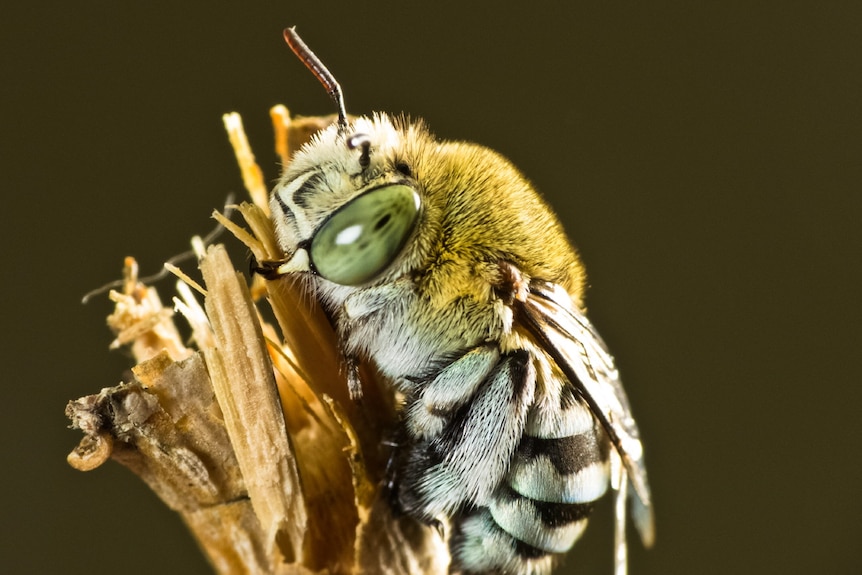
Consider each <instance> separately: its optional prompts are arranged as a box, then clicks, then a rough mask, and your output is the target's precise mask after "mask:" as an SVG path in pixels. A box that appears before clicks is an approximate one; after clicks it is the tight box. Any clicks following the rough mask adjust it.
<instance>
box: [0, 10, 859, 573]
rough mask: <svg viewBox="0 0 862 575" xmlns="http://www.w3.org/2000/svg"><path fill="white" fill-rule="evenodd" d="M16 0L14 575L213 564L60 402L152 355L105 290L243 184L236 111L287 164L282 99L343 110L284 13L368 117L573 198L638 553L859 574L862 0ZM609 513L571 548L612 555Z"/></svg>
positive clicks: (3, 106)
mask: <svg viewBox="0 0 862 575" xmlns="http://www.w3.org/2000/svg"><path fill="white" fill-rule="evenodd" d="M18 4H19V5H17V6H16V7H14V8H13V7H9V6H6V7H4V8H2V9H0V11H2V13H0V43H2V45H0V63H2V64H0V73H2V81H0V135H2V136H0V137H2V153H0V161H2V163H3V165H2V172H0V178H2V182H3V201H4V212H5V213H6V217H5V223H4V225H3V227H2V232H0V233H2V234H3V237H2V242H0V245H2V246H3V254H4V256H3V263H4V269H5V270H6V271H5V277H4V281H3V286H4V287H3V294H2V295H3V297H2V306H3V328H4V329H3V332H4V334H5V336H4V337H3V341H4V345H3V361H2V365H3V366H4V367H3V376H2V382H3V392H2V397H3V404H4V405H5V407H4V408H3V409H2V415H0V425H2V428H0V432H2V435H0V436H2V446H3V453H2V458H3V459H2V460H3V462H4V463H3V466H2V476H0V477H2V480H0V481H2V491H0V493H2V511H0V521H2V531H3V535H2V537H0V565H2V568H0V569H2V571H4V572H7V573H61V572H62V573H87V572H106V573H112V572H123V573H128V574H133V573H159V572H164V573H208V572H209V570H208V567H207V565H206V564H205V562H204V560H203V559H202V558H201V556H200V555H199V553H198V551H197V549H196V547H195V545H194V543H193V542H192V540H191V539H190V537H189V536H188V535H187V534H186V532H185V530H184V527H183V526H182V524H181V523H180V521H179V520H178V519H177V517H176V516H175V515H174V514H173V513H171V512H170V511H168V510H167V509H166V508H165V507H163V506H162V505H161V503H160V502H159V501H158V500H157V499H156V498H155V497H154V496H153V495H152V494H151V493H149V492H148V490H147V489H146V488H145V487H144V486H143V484H142V483H141V482H140V481H139V480H138V479H137V478H135V477H134V476H133V475H132V474H131V473H129V472H127V471H126V470H125V469H123V468H121V467H120V466H118V465H116V464H113V463H111V464H108V465H105V466H104V467H103V468H101V469H99V470H97V471H94V472H91V473H88V474H83V473H79V472H76V471H73V470H72V469H70V468H69V467H68V466H67V465H66V463H65V456H66V453H67V452H68V451H69V450H70V449H71V448H72V447H73V446H74V445H75V443H76V442H77V440H78V437H79V434H78V433H76V432H73V431H69V430H67V429H66V428H65V427H66V424H67V422H66V420H65V418H64V416H63V408H64V406H65V403H66V401H67V400H68V399H71V398H75V397H78V396H81V395H84V394H87V393H93V392H96V391H98V390H99V389H100V388H102V387H105V386H110V385H113V384H116V383H117V382H118V381H119V379H120V377H121V373H122V371H123V369H125V368H126V367H127V366H128V360H127V358H126V357H124V356H123V355H122V354H121V353H109V352H108V350H107V344H108V342H109V341H110V335H109V333H108V331H107V330H106V329H105V327H104V316H105V314H106V313H107V312H108V310H109V309H110V307H109V305H108V304H107V303H106V301H105V299H104V298H99V299H98V301H95V302H93V303H91V304H89V305H87V306H82V305H81V304H80V297H81V295H82V294H83V293H84V292H86V291H87V290H89V289H91V288H93V287H95V286H97V285H99V284H101V283H103V282H106V281H108V280H111V279H114V278H116V277H118V274H119V270H120V266H121V264H122V258H123V257H124V256H125V255H127V254H129V255H134V256H136V257H137V258H138V259H139V261H140V262H141V266H142V268H143V270H144V271H150V270H155V269H157V268H158V266H159V265H160V262H161V261H162V260H164V259H165V258H167V257H170V256H171V255H173V254H175V253H177V252H180V251H182V250H184V249H186V246H187V245H188V239H189V238H190V236H191V235H193V234H197V233H203V232H206V231H207V230H208V229H210V227H211V225H212V223H211V220H210V219H209V213H210V211H211V210H212V209H213V208H217V207H219V206H221V204H222V203H223V201H224V199H225V197H226V195H227V193H228V192H230V191H235V192H241V191H242V189H241V182H240V179H239V176H238V173H237V169H236V167H235V165H234V162H233V158H232V155H231V151H230V149H229V147H228V144H227V140H226V138H225V136H224V134H223V131H222V126H221V114H222V113H224V112H227V111H231V110H237V111H239V112H241V113H242V114H243V116H244V118H245V121H246V125H247V129H248V132H249V134H250V137H251V139H252V142H253V145H254V146H255V149H256V150H257V152H258V156H259V159H260V160H261V163H262V165H263V167H264V168H265V169H266V171H267V174H268V175H269V176H270V177H274V176H275V174H276V168H275V158H274V155H273V154H272V153H271V152H270V149H271V145H270V141H271V134H270V129H269V124H268V116H267V110H268V108H269V107H270V106H271V105H273V104H275V103H279V102H283V103H285V104H287V105H288V106H289V107H290V108H291V109H292V110H293V111H295V112H298V113H305V114H323V113H329V112H331V111H332V106H331V105H330V103H329V101H328V99H327V97H326V95H325V93H324V92H323V90H322V89H321V88H320V86H319V85H318V84H317V83H316V81H315V80H314V79H313V78H312V76H311V75H310V74H308V73H307V72H306V71H305V70H304V69H303V68H302V66H301V65H300V64H299V63H298V62H297V61H296V60H295V59H294V57H293V56H292V55H291V53H290V52H289V50H288V49H287V48H286V47H285V46H284V44H283V41H282V39H281V29H282V28H283V27H285V26H286V25H290V24H296V25H297V26H298V29H299V30H300V31H301V32H302V34H303V36H304V38H305V39H306V41H307V42H308V43H309V44H310V45H311V46H312V47H313V48H314V49H315V50H316V51H317V52H318V53H319V54H320V55H321V56H322V58H323V59H324V61H325V62H326V63H327V64H328V65H329V67H330V68H331V69H332V70H333V71H334V72H335V73H336V75H337V77H338V79H339V80H340V82H341V84H342V86H343V87H344V89H345V95H346V100H347V105H348V108H349V110H350V111H351V112H353V113H368V112H371V111H373V110H386V111H391V112H402V111H403V112H407V113H409V114H412V115H415V116H421V117H423V118H425V119H426V120H427V121H428V123H429V124H430V125H431V127H432V128H433V130H434V131H435V132H436V133H437V134H438V135H439V136H440V137H444V138H462V139H471V140H475V141H478V142H481V143H484V144H486V145H488V146H490V147H493V148H496V149H498V150H500V151H501V152H503V153H504V154H506V155H507V156H508V157H510V158H511V159H512V161H513V162H514V163H515V164H516V165H518V166H519V167H520V168H521V169H522V170H523V171H524V172H525V173H526V174H527V175H528V176H529V177H530V178H531V179H532V180H533V181H534V182H535V184H536V185H537V187H538V188H539V189H540V190H542V191H543V192H544V194H545V195H546V196H547V197H548V199H549V200H550V202H551V203H552V204H553V205H554V206H555V207H556V209H557V210H558V213H559V214H560V217H561V218H562V219H563V221H564V222H565V225H566V228H567V229H568V231H569V232H570V235H571V236H572V238H573V240H574V241H575V243H576V244H577V245H578V246H579V248H580V250H581V252H582V254H583V258H584V260H585V262H586V265H587V269H588V272H589V274H590V285H591V287H590V291H589V293H588V304H589V306H590V314H591V317H592V318H593V320H594V322H595V323H596V324H597V325H598V327H599V329H600V330H601V331H602V333H603V334H604V336H605V338H606V339H607V341H608V343H609V345H610V347H611V349H612V350H613V351H614V353H615V355H616V356H617V359H618V361H619V364H620V366H621V368H622V372H623V376H624V381H625V383H626V386H627V389H628V390H629V395H630V398H631V400H632V403H633V405H634V408H635V413H636V415H637V417H638V420H639V422H640V426H641V430H642V432H643V435H644V436H645V439H646V445H647V450H648V451H647V461H648V464H649V470H650V479H651V481H652V484H653V488H654V492H655V493H654V495H655V505H656V513H657V527H658V539H657V544H656V547H655V548H654V549H653V550H652V551H648V552H647V551H644V550H643V549H642V548H641V547H640V545H639V544H638V543H637V542H636V541H634V540H633V545H632V552H631V553H632V568H631V572H632V573H633V574H636V575H646V574H658V573H661V574H691V573H698V574H727V573H782V574H793V573H800V574H801V573H805V574H808V573H858V572H860V570H862V556H860V555H862V554H860V552H859V550H858V542H859V539H860V536H862V528H860V516H862V498H860V486H862V471H860V463H859V456H860V449H862V432H860V429H862V425H860V423H859V415H858V414H859V411H860V405H862V391H860V369H859V367H858V357H859V352H858V349H859V343H860V335H862V333H860V331H862V330H860V325H862V324H860V320H862V314H860V305H859V301H858V297H859V295H860V261H862V258H860V255H862V254H860V251H862V233H860V217H862V209H860V208H862V200H860V193H859V192H860V190H859V187H860V186H859V184H860V180H862V118H860V106H862V34H860V29H862V15H860V8H859V7H858V4H856V5H853V3H846V6H844V7H842V6H840V5H831V4H824V3H821V4H818V5H816V6H815V3H811V6H808V7H805V6H803V5H802V4H800V3H794V2H775V3H768V4H767V3H763V2H723V3H721V6H720V7H719V6H712V7H707V6H701V5H699V4H698V5H697V6H695V4H694V3H688V2H679V3H676V4H667V3H656V2H624V3H620V2H590V3H583V2H581V3H569V4H567V5H566V7H564V8H563V7H557V8H547V7H544V8H539V7H535V6H533V7H529V8H528V7H527V6H526V3H519V4H512V5H513V6H518V8H504V7H503V6H504V5H503V4H502V3H489V2H483V3H476V4H470V5H469V6H466V4H467V3H465V2H453V3H446V2H426V3H422V4H419V3H415V4H414V3H409V2H403V1H402V2H371V1H363V0H355V1H352V2H344V3H340V2H332V1H306V2H287V1H284V2H268V3H255V4H254V5H247V6H245V7H242V6H241V3H239V2H233V3H227V2H201V1H197V2H166V1H151V2H146V3H144V2H139V3H129V2H122V3H118V2H107V1H105V2H94V1H84V2H70V3H59V2H54V3H37V2H33V3H29V4H28V6H26V7H25V6H24V5H23V3H18ZM535 4H539V3H535ZM560 4H562V3H560ZM847 6H852V7H850V8H848V7H847ZM238 253H239V254H240V258H241V256H242V251H241V250H238ZM237 263H238V265H240V266H242V265H244V264H243V263H242V262H241V261H239V262H237ZM186 267H187V268H188V267H193V266H191V265H187V266H186ZM161 289H162V292H163V294H165V295H167V294H168V293H169V292H170V291H171V288H170V285H169V284H166V285H165V286H163V287H162V288H161ZM609 515H610V509H609V507H608V506H607V505H604V506H602V507H600V508H599V509H598V511H597V516H596V519H595V520H594V522H593V524H592V525H591V529H590V530H588V533H587V535H586V537H585V538H584V540H582V541H581V542H580V543H579V544H578V545H577V547H576V549H575V551H574V552H573V553H572V554H571V555H570V557H569V559H568V562H567V566H566V569H567V571H565V572H572V573H575V572H577V573H581V574H607V573H610V572H611V571H610V569H611V523H610V518H609ZM632 535H633V534H632Z"/></svg>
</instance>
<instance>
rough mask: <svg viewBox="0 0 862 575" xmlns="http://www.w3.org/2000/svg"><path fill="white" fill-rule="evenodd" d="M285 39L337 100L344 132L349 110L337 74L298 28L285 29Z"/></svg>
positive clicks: (339, 123) (341, 128)
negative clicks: (307, 42) (315, 51)
mask: <svg viewBox="0 0 862 575" xmlns="http://www.w3.org/2000/svg"><path fill="white" fill-rule="evenodd" d="M284 41H285V42H287V45H288V46H290V49H291V50H293V53H294V54H296V57H297V58H299V59H300V60H302V63H303V64H305V67H306V68H308V69H309V70H310V71H311V73H312V74H314V77H315V78H317V80H318V82H320V83H321V84H323V87H324V88H326V91H327V93H328V94H329V97H330V98H332V101H333V102H335V106H336V108H338V129H339V130H340V131H342V132H343V131H345V130H347V112H346V111H345V108H344V96H343V95H342V93H341V86H339V85H338V82H337V81H336V80H335V76H333V75H332V72H330V71H329V70H327V69H326V66H324V65H323V62H321V61H320V58H318V57H317V55H315V53H314V52H312V51H311V48H309V47H308V46H306V45H305V42H303V41H302V38H300V37H299V34H297V32H296V28H294V27H293V26H291V27H290V28H285V29H284Z"/></svg>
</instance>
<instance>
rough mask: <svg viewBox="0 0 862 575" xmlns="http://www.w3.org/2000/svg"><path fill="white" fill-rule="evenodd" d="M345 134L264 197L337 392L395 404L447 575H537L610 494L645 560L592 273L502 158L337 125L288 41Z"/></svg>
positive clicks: (635, 447)
mask: <svg viewBox="0 0 862 575" xmlns="http://www.w3.org/2000/svg"><path fill="white" fill-rule="evenodd" d="M285 38H286V40H287V42H288V44H289V45H290V46H291V48H292V49H293V50H294V52H295V53H296V54H297V56H298V57H299V58H300V59H301V60H302V61H303V62H304V63H305V64H306V66H307V67H308V68H309V70H311V71H312V72H313V73H314V74H315V76H317V78H318V80H320V81H321V82H322V83H323V85H324V87H326V89H327V90H328V91H329V93H330V96H332V98H333V99H334V101H335V102H336V104H337V107H338V115H339V117H338V121H337V122H336V123H334V124H333V125H332V126H330V127H329V128H328V129H326V130H324V131H322V132H321V133H319V134H318V135H317V136H315V137H314V139H313V140H312V141H311V142H309V143H308V144H307V145H306V146H305V147H303V148H302V149H301V150H300V151H298V152H297V153H296V154H295V156H294V157H293V159H292V161H291V163H290V165H289V167H288V168H287V169H286V171H285V173H284V174H283V176H282V178H281V181H280V182H279V183H278V185H277V187H276V188H275V190H274V191H273V193H272V196H271V211H272V217H273V221H274V226H275V230H276V237H277V239H278V242H279V244H280V246H281V247H282V248H283V250H284V252H285V254H287V258H286V259H285V260H284V261H276V262H261V264H262V266H261V268H260V270H259V271H261V272H262V273H264V274H265V275H266V276H267V277H269V278H270V279H275V278H277V277H280V276H284V275H291V276H295V277H296V276H299V277H302V278H304V280H305V281H306V283H307V285H308V287H309V289H310V290H311V291H312V292H313V294H314V296H315V297H316V298H317V299H318V300H319V301H320V302H321V303H322V305H323V306H324V308H325V309H326V310H327V312H328V313H329V315H330V317H331V318H332V321H333V323H334V325H335V328H336V331H337V334H338V338H339V344H340V346H341V348H342V349H341V351H342V353H343V355H344V357H345V358H346V364H347V366H348V368H347V379H348V386H349V388H350V391H351V395H352V396H353V397H359V396H360V394H361V384H360V382H359V379H358V375H357V370H356V366H357V364H358V362H359V361H370V362H372V363H373V364H374V365H375V366H376V368H377V370H378V371H379V372H380V373H381V374H382V375H383V376H384V377H385V378H386V380H387V381H388V382H390V383H391V385H392V386H393V387H394V389H395V390H396V391H397V392H399V393H400V395H401V396H402V397H403V398H404V403H403V408H402V416H403V417H402V420H403V423H402V429H401V436H402V438H403V440H402V441H401V442H400V444H399V448H398V453H397V456H396V460H395V461H396V481H397V482H396V487H395V489H396V491H397V493H396V498H397V501H398V504H399V506H400V507H401V509H402V510H403V511H405V512H406V513H408V514H410V515H411V516H413V517H415V518H417V519H418V520H420V521H422V522H424V523H426V524H429V525H436V526H442V527H443V528H444V531H445V532H446V533H447V535H448V537H449V545H450V549H451V552H452V571H453V572H461V573H501V574H511V575H526V574H537V575H538V574H546V573H549V572H550V571H551V569H552V568H553V566H554V565H555V563H556V561H557V560H558V559H559V557H560V554H562V553H564V552H565V551H567V550H568V549H569V548H571V547H572V545H573V544H574V543H575V541H576V540H577V539H578V537H579V536H580V535H581V533H582V532H583V530H584V528H585V527H586V523H587V519H588V517H589V514H590V511H591V508H592V506H593V503H594V502H595V501H596V500H597V499H599V498H600V497H601V496H602V495H604V494H605V492H606V491H607V490H608V488H609V486H611V487H612V488H613V489H614V490H615V491H616V492H617V504H616V519H617V543H616V557H617V561H616V565H617V572H618V573H621V572H624V570H625V549H626V547H625V539H624V534H625V513H626V500H627V498H628V499H629V500H630V501H631V508H632V511H633V514H632V515H633V519H634V522H635V525H636V527H637V528H638V530H639V532H640V535H641V538H642V540H643V542H644V544H645V545H647V546H649V545H650V544H651V543H652V540H653V518H652V507H651V500H650V491H649V487H648V484H647V476H646V469H645V467H644V460H643V452H642V446H641V441H640V437H639V433H638V429H637V426H636V424H635V421H634V419H633V418H632V415H631V410H630V407H629V404H628V400H627V398H626V394H625V392H624V391H623V388H622V386H621V384H620V380H619V377H618V374H617V370H616V368H615V367H614V361H613V358H612V357H611V356H610V354H609V353H608V351H607V349H606V347H605V344H604V343H603V341H602V340H601V338H600V337H599V335H598V334H597V333H596V331H595V330H594V329H593V327H592V325H591V324H590V322H589V321H588V320H587V318H586V317H585V316H584V314H583V312H582V311H581V310H582V294H583V290H584V270H583V267H582V265H581V263H580V261H579V259H578V257H577V255H576V253H575V251H574V249H573V248H572V246H571V245H570V243H569V242H568V240H567V239H566V236H565V233H564V231H563V228H562V226H561V224H560V223H559V221H558V220H557V218H556V216H555V215H554V214H553V212H552V211H551V209H550V208H549V207H548V206H547V205H546V204H545V203H544V201H543V200H542V198H541V197H540V196H539V194H538V193H537V192H536V191H535V190H534V188H533V187H532V186H531V184H530V183H529V182H528V181H527V180H526V179H525V178H524V177H523V176H522V175H521V174H520V173H519V172H518V171H517V170H516V168H515V167H514V166H512V164H511V163H509V162H508V161H507V160H506V159H504V158H503V157H501V156H500V155H498V154H497V153H495V152H493V151H491V150H489V149H487V148H484V147H481V146H478V145H474V144H469V143H463V142H446V141H438V140H436V139H434V137H433V136H431V134H430V133H429V132H428V130H427V129H426V127H425V126H424V125H423V123H422V122H411V121H408V120H404V119H396V118H392V117H390V116H388V115H386V114H375V115H374V116H372V117H360V118H357V119H355V120H353V121H348V119H347V116H346V113H345V108H344V103H343V98H342V95H341V90H340V88H339V86H338V84H337V82H336V81H335V79H334V78H333V77H332V75H331V74H330V73H329V72H328V71H327V70H326V68H325V67H324V66H323V64H322V63H321V62H320V60H318V59H317V58H316V56H315V55H314V54H313V53H312V52H311V51H310V50H309V49H308V47H307V46H305V44H304V43H303V42H302V40H301V39H300V38H299V36H298V35H297V34H296V32H295V31H294V30H293V29H288V30H285Z"/></svg>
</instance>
